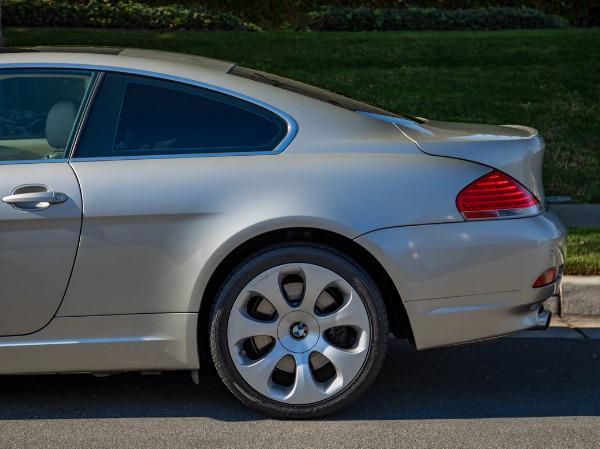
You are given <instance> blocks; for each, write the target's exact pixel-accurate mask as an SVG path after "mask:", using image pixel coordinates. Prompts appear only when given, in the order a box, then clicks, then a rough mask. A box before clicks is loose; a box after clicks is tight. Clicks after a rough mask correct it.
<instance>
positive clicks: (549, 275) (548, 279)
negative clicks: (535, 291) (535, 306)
mask: <svg viewBox="0 0 600 449" xmlns="http://www.w3.org/2000/svg"><path fill="white" fill-rule="evenodd" d="M557 276H558V269H557V268H556V267H555V268H550V269H549V270H546V271H544V272H543V273H542V274H540V276H539V277H538V278H537V279H536V280H535V282H534V283H533V285H532V287H533V288H539V287H545V286H546V285H550V284H552V283H553V282H554V281H555V280H556V277H557Z"/></svg>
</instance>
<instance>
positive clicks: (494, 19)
mask: <svg viewBox="0 0 600 449" xmlns="http://www.w3.org/2000/svg"><path fill="white" fill-rule="evenodd" d="M308 26H309V28H310V29H311V30H315V31H399V30H410V31H421V30H473V31H482V30H509V29H521V28H565V27H568V26H569V23H568V21H567V20H566V19H563V18H562V17H558V16H554V15H548V14H544V13H541V12H539V11H537V10H535V9H530V8H489V9H459V10H448V11H446V10H439V9H435V8H428V9H422V8H410V9H390V8H384V9H371V8H367V7H360V8H357V9H352V8H349V7H344V6H342V7H334V6H323V7H322V8H321V10H320V11H318V12H312V13H310V14H309V25H308Z"/></svg>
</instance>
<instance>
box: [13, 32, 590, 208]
mask: <svg viewBox="0 0 600 449" xmlns="http://www.w3.org/2000/svg"><path fill="white" fill-rule="evenodd" d="M5 41H6V45H9V46H18V45H67V44H71V45H114V46H133V47H141V48H157V49H162V50H171V51H180V52H186V53H195V54H201V55H205V56H211V57H216V58H222V59H227V60H231V61H236V62H238V63H240V64H241V65H245V66H250V67H255V68H259V69H262V70H266V71H271V72H274V73H278V74H282V75H286V76H290V77H292V78H296V79H299V80H303V81H306V82H309V83H312V84H316V85H320V86H323V87H326V88H329V89H332V90H336V91H339V92H343V93H346V94H349V95H352V96H355V97H358V98H363V99H365V100H369V101H372V102H374V103H379V104H382V105H385V106H388V107H390V108H393V109H397V110H400V111H404V112H407V113H409V114H413V115H418V116H421V117H426V118H429V119H437V120H449V121H465V122H482V123H492V124H502V123H516V124H524V125H529V126H533V127H535V128H537V129H539V130H540V132H541V134H542V135H543V136H544V138H545V140H546V144H547V150H546V155H545V160H544V182H545V187H546V193H547V194H548V195H568V196H570V197H572V198H573V199H574V200H575V202H600V29H598V28H588V29H566V30H519V31H499V32H417V33H415V32H384V33H372V32H371V33H368V32H364V33H316V32H304V33H291V32H267V33H237V32H215V33H201V32H133V31H114V30H87V29H86V30H82V29H61V28H28V29H15V28H13V29H10V28H9V29H6V30H5Z"/></svg>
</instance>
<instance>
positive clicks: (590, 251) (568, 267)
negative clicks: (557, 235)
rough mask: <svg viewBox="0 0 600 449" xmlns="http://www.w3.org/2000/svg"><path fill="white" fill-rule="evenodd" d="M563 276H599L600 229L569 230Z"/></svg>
mask: <svg viewBox="0 0 600 449" xmlns="http://www.w3.org/2000/svg"><path fill="white" fill-rule="evenodd" d="M565 274H583V275H585V274H596V275H598V274H600V227H595V228H569V245H568V248H567V262H566V264H565Z"/></svg>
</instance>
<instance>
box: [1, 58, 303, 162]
mask: <svg viewBox="0 0 600 449" xmlns="http://www.w3.org/2000/svg"><path fill="white" fill-rule="evenodd" d="M15 68H24V69H33V68H39V69H48V68H53V69H81V70H97V71H101V72H116V73H126V74H131V75H138V76H145V77H150V78H158V79H161V80H167V81H173V82H176V83H182V84H187V85H190V86H195V87H201V88H204V89H209V90H212V91H215V92H219V93H221V94H225V95H229V96H232V97H235V98H239V99H240V100H244V101H247V102H249V103H252V104H254V105H256V106H260V107H262V108H264V109H266V110H268V111H270V112H272V113H274V114H275V115H278V116H279V117H280V118H281V119H283V120H284V121H285V122H286V123H287V126H288V129H287V134H286V135H285V137H284V138H283V139H282V140H281V142H279V144H277V146H276V147H275V148H273V150H272V151H256V152H251V151H240V152H228V153H197V154H195V153H190V154H173V155H170V154H164V155H156V156H104V157H86V158H78V157H73V156H72V155H73V154H76V153H77V145H74V146H73V148H72V149H71V156H70V157H69V159H68V160H70V161H73V162H75V161H105V160H107V161H112V160H125V159H176V158H190V157H216V156H253V155H267V154H280V153H282V152H283V151H285V149H286V148H287V147H288V145H289V144H290V143H291V141H292V140H293V139H294V137H296V133H297V132H298V123H296V120H294V119H293V118H292V117H291V116H290V115H288V114H286V113H285V112H283V111H282V110H280V109H277V108H275V107H273V106H271V105H269V104H267V103H264V102H262V101H260V100H256V99H255V98H252V97H249V96H247V95H244V94H240V93H238V92H234V91H231V90H229V89H225V88H223V87H219V86H215V85H214V84H209V83H204V82H202V81H196V80H192V79H189V78H183V77H180V76H174V75H167V74H164V73H158V72H152V71H148V70H140V69H132V68H128V67H113V66H105V65H95V64H57V63H31V62H29V63H21V64H18V63H15V64H11V63H9V64H1V65H0V70H1V69H15ZM100 76H101V75H100ZM99 85H100V84H99V83H97V84H96V86H99ZM90 105H92V103H90V104H88V109H89V106H90ZM77 137H79V136H77ZM77 143H79V142H78V141H77V142H75V144H77Z"/></svg>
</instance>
